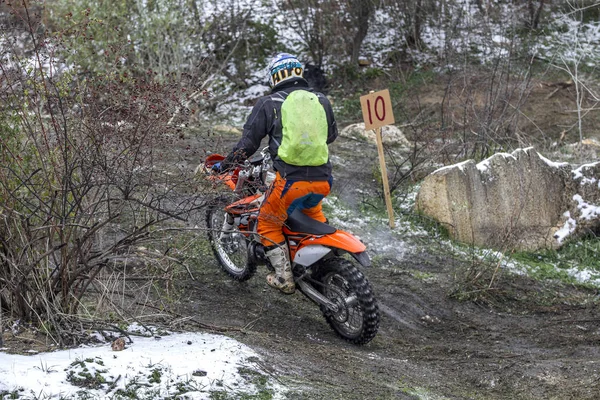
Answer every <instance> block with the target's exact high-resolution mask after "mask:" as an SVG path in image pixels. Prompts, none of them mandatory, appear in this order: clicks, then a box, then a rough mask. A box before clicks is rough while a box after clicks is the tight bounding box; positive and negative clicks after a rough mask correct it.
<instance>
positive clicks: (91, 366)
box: [0, 326, 285, 399]
mask: <svg viewBox="0 0 600 400" xmlns="http://www.w3.org/2000/svg"><path fill="white" fill-rule="evenodd" d="M132 330H136V327H135V326H133V327H132ZM130 338H131V339H132V343H128V342H129V340H128V339H126V346H125V348H124V349H123V350H121V351H115V350H113V349H112V347H111V343H104V344H101V345H97V346H81V347H77V348H74V349H69V350H60V351H55V352H49V353H39V354H37V353H35V352H32V353H31V354H30V355H13V354H7V353H5V352H3V351H2V350H6V349H0V398H1V399H12V398H19V399H89V398H93V399H119V398H131V397H128V395H135V396H137V397H133V398H136V399H164V398H175V396H179V397H177V398H182V399H184V398H185V399H210V398H215V396H217V395H218V394H219V393H223V394H226V395H227V396H228V397H227V398H230V397H231V398H238V397H240V396H244V395H246V396H250V395H257V394H259V393H263V394H265V393H267V392H268V393H270V394H271V395H272V396H273V398H275V399H277V398H282V396H283V394H284V393H285V388H283V387H282V386H280V385H279V384H278V383H277V382H273V379H271V378H270V376H269V374H268V373H267V372H266V371H264V370H263V369H262V367H261V365H262V362H261V359H260V356H259V355H258V354H256V353H255V352H254V351H252V349H250V348H249V347H247V346H245V345H243V344H241V343H239V342H237V341H235V340H233V339H230V338H228V337H225V336H222V335H214V334H208V333H191V332H190V333H168V332H159V333H156V334H154V335H153V336H150V337H139V336H133V335H131V336H130ZM13 396H14V397H13ZM17 396H18V397H17ZM219 398H221V397H219Z"/></svg>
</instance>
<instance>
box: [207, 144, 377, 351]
mask: <svg viewBox="0 0 600 400" xmlns="http://www.w3.org/2000/svg"><path fill="white" fill-rule="evenodd" d="M223 159H224V157H223V156H222V155H220V154H212V155H210V156H209V157H207V158H206V160H205V162H204V165H203V170H204V173H205V176H206V177H207V179H208V180H209V181H211V182H213V183H223V184H225V185H226V186H227V187H228V188H229V189H231V192H230V193H231V195H230V196H221V197H219V198H217V199H216V201H214V202H211V204H210V205H209V207H208V210H207V213H206V225H207V232H208V239H209V241H210V244H211V247H212V249H213V252H214V254H215V256H216V258H217V260H218V261H219V264H220V265H221V267H222V269H223V270H224V271H225V272H226V273H227V274H228V275H229V276H231V277H232V278H233V279H235V280H238V281H245V280H248V279H250V278H251V277H252V276H253V275H254V273H255V272H256V269H257V266H258V265H266V266H267V268H268V269H269V270H271V271H274V268H273V266H272V265H271V264H270V262H269V260H268V258H267V257H266V255H265V251H264V247H263V245H262V244H261V241H260V237H259V235H258V233H257V230H256V228H257V224H258V212H259V209H260V206H261V204H262V202H263V200H264V199H265V192H266V191H267V189H268V187H269V185H270V183H271V182H272V181H273V180H274V178H275V173H274V172H273V171H272V164H271V160H270V157H269V153H268V149H267V148H265V149H263V150H262V151H261V152H260V153H257V154H256V155H255V156H253V157H251V158H250V159H248V160H246V161H245V163H244V164H243V165H240V166H237V167H235V168H234V169H232V170H230V171H229V172H225V173H214V172H212V171H211V169H212V167H213V165H214V164H215V163H217V162H221V161H222V160H223ZM232 225H233V229H227V227H231V226H232ZM283 234H284V236H285V237H286V240H287V243H288V248H289V253H290V254H289V256H290V260H292V270H293V273H294V281H295V283H296V287H297V288H298V289H299V290H300V292H302V293H303V294H304V295H306V296H307V297H308V298H309V299H311V300H312V301H314V302H315V303H316V304H318V305H319V306H320V308H321V311H322V313H323V316H324V317H325V319H326V320H327V322H328V323H329V325H330V326H331V328H332V329H333V330H334V331H335V332H336V333H337V334H338V335H339V336H340V337H342V338H343V339H345V340H347V341H349V342H351V343H354V344H358V345H362V344H366V343H368V342H370V341H371V340H372V339H373V338H374V337H375V335H376V334H377V329H378V328H379V308H378V306H377V301H376V300H375V297H374V295H373V291H372V289H371V286H370V284H369V282H368V280H367V279H366V278H365V276H364V275H363V273H362V272H361V271H360V270H359V269H358V268H357V267H356V266H355V263H354V262H352V261H351V259H353V260H354V261H355V262H357V263H358V264H360V265H361V266H363V267H368V266H370V259H369V256H368V255H367V253H366V247H365V245H364V244H363V243H362V242H361V241H360V240H359V239H358V238H356V237H355V236H353V235H351V234H350V233H348V232H344V231H342V230H339V229H336V228H334V227H332V226H330V225H328V224H326V223H322V222H319V221H316V220H314V219H312V218H310V217H308V216H307V215H305V214H304V213H302V211H300V210H296V211H294V212H292V214H291V215H289V216H288V219H287V221H286V223H285V225H284V228H283ZM344 254H349V255H350V256H351V259H350V257H348V256H346V257H344Z"/></svg>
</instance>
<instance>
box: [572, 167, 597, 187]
mask: <svg viewBox="0 0 600 400" xmlns="http://www.w3.org/2000/svg"><path fill="white" fill-rule="evenodd" d="M598 164H600V162H595V163H591V164H584V165H582V166H580V167H579V168H577V169H574V170H573V172H572V174H573V179H579V178H582V177H583V171H585V170H586V169H588V168H594V167H595V166H596V165H598ZM582 184H583V181H582Z"/></svg>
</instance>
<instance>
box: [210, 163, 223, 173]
mask: <svg viewBox="0 0 600 400" xmlns="http://www.w3.org/2000/svg"><path fill="white" fill-rule="evenodd" d="M210 170H211V171H212V172H216V173H217V174H220V173H221V172H223V169H222V166H221V163H220V162H218V163H215V164H214V165H213V166H212V167H211V168H210Z"/></svg>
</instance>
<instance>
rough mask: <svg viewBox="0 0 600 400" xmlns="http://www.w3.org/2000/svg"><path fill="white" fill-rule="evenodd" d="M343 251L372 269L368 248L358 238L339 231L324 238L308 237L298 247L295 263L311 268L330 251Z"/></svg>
mask: <svg viewBox="0 0 600 400" xmlns="http://www.w3.org/2000/svg"><path fill="white" fill-rule="evenodd" d="M332 250H333V251H335V250H343V251H346V252H348V253H350V254H352V257H354V259H356V261H357V262H358V263H359V264H360V265H362V266H363V267H370V266H371V260H370V259H369V256H368V255H367V252H366V250H367V248H366V246H365V245H364V243H363V242H361V241H360V240H358V238H357V237H356V236H353V235H351V234H350V233H348V232H345V231H342V230H339V229H338V230H337V231H335V232H334V233H331V234H329V235H323V236H308V237H307V238H306V239H304V240H302V241H301V242H300V243H299V245H298V250H297V251H296V253H295V254H294V262H295V263H298V264H300V265H304V266H309V265H312V264H314V263H315V262H316V261H318V260H320V259H321V258H323V257H325V256H326V255H327V254H328V253H329V252H330V251H332Z"/></svg>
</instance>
